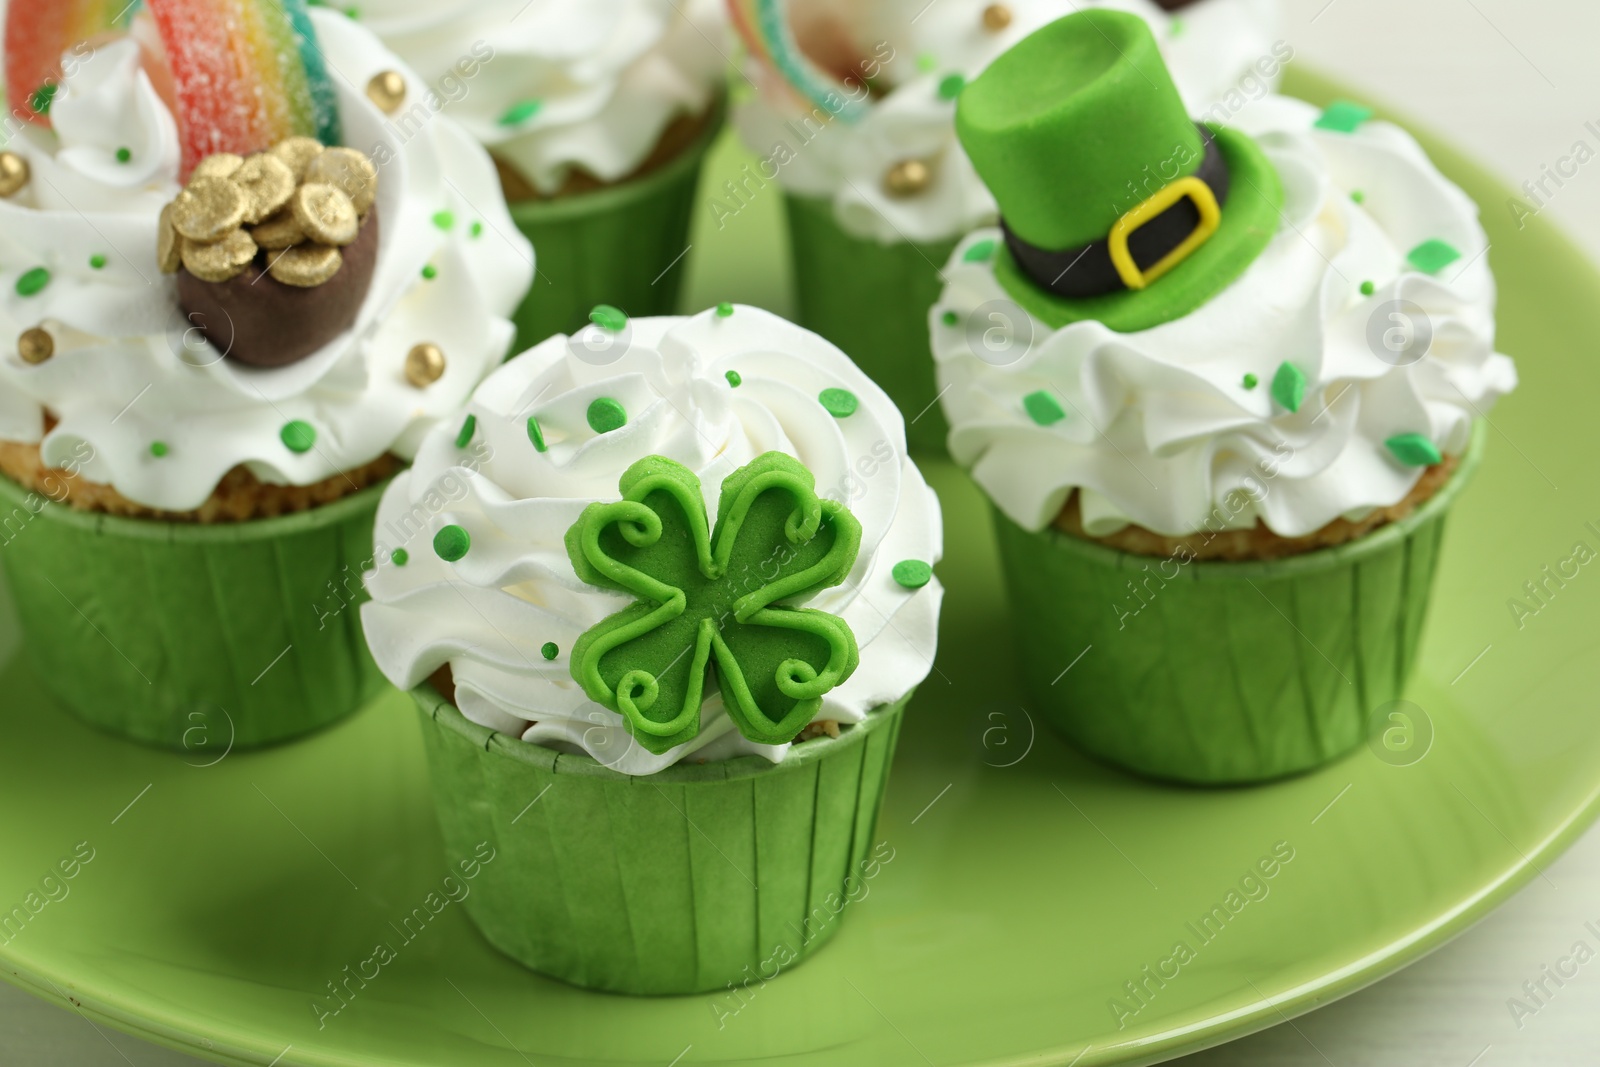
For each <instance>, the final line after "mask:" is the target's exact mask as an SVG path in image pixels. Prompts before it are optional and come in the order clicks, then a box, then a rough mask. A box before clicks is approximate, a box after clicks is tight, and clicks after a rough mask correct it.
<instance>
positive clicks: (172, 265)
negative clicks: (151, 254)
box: [156, 204, 183, 274]
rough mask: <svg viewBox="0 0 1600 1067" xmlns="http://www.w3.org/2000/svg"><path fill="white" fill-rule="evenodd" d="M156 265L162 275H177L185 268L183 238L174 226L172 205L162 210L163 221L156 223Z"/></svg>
mask: <svg viewBox="0 0 1600 1067" xmlns="http://www.w3.org/2000/svg"><path fill="white" fill-rule="evenodd" d="M156 264H157V265H158V266H159V267H160V268H161V273H162V274H176V273H178V268H179V267H181V266H183V238H182V237H179V236H178V231H177V229H176V228H174V227H173V225H172V205H171V204H168V205H167V206H166V207H164V208H162V209H161V220H160V221H159V222H157V223H156Z"/></svg>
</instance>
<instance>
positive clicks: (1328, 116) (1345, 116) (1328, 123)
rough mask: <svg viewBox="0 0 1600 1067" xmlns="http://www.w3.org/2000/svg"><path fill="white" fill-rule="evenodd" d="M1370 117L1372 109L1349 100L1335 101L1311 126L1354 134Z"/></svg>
mask: <svg viewBox="0 0 1600 1067" xmlns="http://www.w3.org/2000/svg"><path fill="white" fill-rule="evenodd" d="M1371 117H1372V109H1371V108H1370V107H1366V106H1364V105H1362V104H1356V103H1352V102H1351V101H1349V100H1335V101H1334V102H1333V103H1331V104H1329V105H1328V109H1327V110H1326V111H1324V112H1323V113H1322V116H1321V117H1320V118H1318V119H1317V121H1316V122H1315V123H1313V124H1312V125H1314V126H1316V127H1317V129H1319V130H1334V131H1336V132H1338V133H1354V132H1355V131H1356V129H1357V128H1358V127H1359V126H1360V125H1361V124H1362V123H1363V122H1366V121H1367V120H1368V119H1370V118H1371Z"/></svg>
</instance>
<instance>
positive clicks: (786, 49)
mask: <svg viewBox="0 0 1600 1067" xmlns="http://www.w3.org/2000/svg"><path fill="white" fill-rule="evenodd" d="M787 9H788V4H787V3H786V2H785V0H728V12H729V14H730V15H731V16H732V20H733V25H734V29H736V30H738V32H739V36H740V37H742V38H743V39H744V42H745V44H746V45H747V46H748V47H749V49H750V51H751V53H752V54H753V55H755V56H756V58H758V59H760V60H762V61H763V62H765V63H766V64H767V65H768V66H770V67H772V69H774V70H776V71H777V72H778V73H779V74H780V75H781V76H782V77H783V79H784V81H785V82H787V83H788V84H789V86H790V88H792V89H794V91H795V92H797V93H799V94H800V95H801V96H802V97H803V98H805V99H806V100H809V101H810V102H811V103H813V104H815V105H816V106H818V107H820V108H822V109H823V110H824V111H827V112H829V113H830V114H832V115H834V116H835V117H837V118H840V119H843V120H844V121H845V122H855V121H857V120H858V119H860V118H861V116H862V115H863V114H864V113H865V112H866V109H867V105H866V101H865V100H864V99H860V98H859V97H857V96H852V95H851V94H850V93H849V91H848V90H847V89H846V88H845V86H844V85H843V84H842V83H841V82H839V81H838V80H837V79H836V78H834V77H832V76H831V75H829V74H828V72H827V71H825V70H823V69H822V68H821V67H818V66H817V65H816V64H815V63H813V62H811V60H810V58H809V57H807V56H806V54H805V53H804V52H802V51H801V50H800V44H799V42H798V41H796V40H795V36H794V30H793V29H791V28H790V26H789V18H788V10H787Z"/></svg>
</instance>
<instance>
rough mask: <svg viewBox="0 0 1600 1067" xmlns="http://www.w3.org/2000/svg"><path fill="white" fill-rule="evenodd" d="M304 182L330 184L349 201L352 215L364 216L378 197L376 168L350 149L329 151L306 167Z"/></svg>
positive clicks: (365, 158)
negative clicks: (353, 206)
mask: <svg viewBox="0 0 1600 1067" xmlns="http://www.w3.org/2000/svg"><path fill="white" fill-rule="evenodd" d="M305 180H306V181H307V182H320V183H322V184H324V185H331V186H334V187H335V188H337V189H338V190H340V191H341V192H343V193H344V195H345V196H347V197H349V198H350V202H351V203H352V204H354V205H355V208H356V214H358V215H360V216H362V217H363V218H365V217H366V214H367V212H368V211H369V210H371V208H372V203H373V201H374V200H376V199H377V198H378V168H376V167H374V166H373V165H372V161H371V160H370V159H368V158H367V157H366V156H364V155H362V154H361V153H360V152H357V151H356V150H355V149H353V148H330V149H328V150H327V151H325V152H323V153H322V154H321V155H320V156H318V157H317V158H316V159H314V160H312V161H311V165H310V166H308V167H307V168H306V177H305Z"/></svg>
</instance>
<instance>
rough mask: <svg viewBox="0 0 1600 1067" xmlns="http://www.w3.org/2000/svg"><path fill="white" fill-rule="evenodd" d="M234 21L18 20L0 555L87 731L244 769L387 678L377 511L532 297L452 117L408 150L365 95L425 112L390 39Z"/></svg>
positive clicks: (1, 320) (521, 250)
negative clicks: (208, 748) (246, 750)
mask: <svg viewBox="0 0 1600 1067" xmlns="http://www.w3.org/2000/svg"><path fill="white" fill-rule="evenodd" d="M229 12H234V15H237V12H235V10H234V5H232V4H221V3H218V4H215V5H210V4H200V3H186V4H178V3H174V2H158V0H152V2H150V3H149V4H147V5H145V9H144V12H143V13H141V14H139V15H138V16H137V17H135V18H134V19H133V20H132V21H131V22H130V23H128V24H125V25H108V26H105V27H98V28H97V27H94V26H91V25H88V24H84V25H78V26H74V27H72V34H79V33H94V34H95V36H94V38H93V40H94V44H93V46H92V47H91V46H90V45H89V44H88V43H86V42H85V41H84V40H80V39H78V38H77V37H75V36H73V35H71V34H69V35H66V36H63V32H64V31H63V30H62V27H61V25H60V22H61V20H60V19H59V18H58V17H57V16H58V15H59V12H58V11H56V10H54V7H53V5H50V4H45V3H42V2H40V3H25V2H20V0H16V2H13V3H11V4H10V5H9V7H8V9H7V12H6V20H7V21H6V39H7V49H6V61H7V67H6V71H5V76H6V87H7V92H8V96H9V98H10V99H11V100H12V101H13V106H14V110H13V115H12V118H13V130H14V135H13V136H12V137H11V139H10V141H9V143H8V144H7V146H6V148H5V150H4V152H3V154H0V174H3V175H4V176H5V180H4V183H3V185H0V193H3V194H4V195H3V196H0V331H3V335H4V336H5V337H6V338H7V339H8V340H7V342H6V350H5V351H4V352H3V354H0V475H3V477H0V508H3V512H4V515H5V518H4V535H3V540H4V550H3V551H0V560H3V561H4V565H5V567H6V569H7V571H8V573H9V576H10V580H11V587H12V590H13V593H14V595H15V599H16V601H17V605H18V609H19V611H20V614H21V617H22V622H23V626H24V629H25V631H26V637H27V641H28V648H29V655H30V657H31V659H32V662H33V663H34V665H35V666H36V668H37V669H38V672H39V675H40V677H41V678H42V680H43V681H44V683H45V685H46V686H47V687H49V688H50V689H51V690H52V691H53V692H54V694H55V695H56V696H58V697H59V698H60V699H61V701H62V702H63V703H64V704H65V705H66V706H67V707H69V708H70V709H72V710H73V711H75V712H76V713H77V714H79V715H80V716H82V717H83V718H85V719H87V720H89V721H90V722H92V723H94V724H96V725H98V726H101V727H104V728H106V729H108V730H111V731H114V732H117V733H120V734H122V735H125V736H127V737H132V738H136V739H138V740H141V741H147V742H152V743H156V744H162V745H169V746H184V747H190V748H193V747H196V746H198V745H201V744H209V745H213V746H215V747H217V748H218V749H219V750H220V749H222V747H223V745H224V744H225V743H227V744H231V745H233V746H235V747H238V746H245V745H255V744H263V743H266V742H271V741H278V740H282V739H284V738H288V737H292V736H294V735H296V734H300V733H304V732H306V731H308V730H311V729H314V728H316V727H318V726H322V725H324V724H326V723H329V722H332V721H334V720H336V719H337V718H339V717H340V716H342V715H344V714H346V713H348V712H350V711H351V710H353V709H354V708H356V707H357V706H359V705H360V703H361V702H362V701H363V700H364V699H365V698H366V697H368V696H370V695H371V694H373V693H374V692H375V691H376V690H377V688H378V687H379V686H380V685H381V684H382V677H381V675H379V673H378V672H377V670H376V668H375V666H374V665H373V663H372V661H371V657H370V656H369V654H368V653H367V651H366V648H365V644H364V642H363V640H362V638H361V634H360V630H359V626H358V613H357V611H356V610H355V605H356V604H357V603H358V602H359V601H360V600H361V599H363V596H364V595H363V593H362V589H361V578H360V575H361V572H362V570H363V566H364V564H367V563H368V561H369V560H370V558H371V545H372V520H373V515H374V513H375V511H376V508H377V504H378V498H379V495H380V494H381V491H382V489H381V487H382V485H383V483H384V482H385V481H386V480H387V479H388V478H389V477H391V476H392V474H393V473H394V472H395V471H397V470H399V469H401V468H402V467H403V466H404V464H405V463H406V462H407V461H408V460H409V459H410V457H411V455H412V454H413V452H414V451H415V449H416V447H417V445H418V443H419V442H420V441H421V439H422V437H423V436H424V435H425V434H426V433H427V431H428V430H429V429H431V428H432V427H433V426H434V425H435V424H437V423H438V422H439V421H440V420H441V419H445V418H446V417H449V418H452V419H453V418H454V416H455V413H456V412H457V411H458V410H459V408H460V405H461V404H462V403H463V402H464V401H465V399H466V398H467V396H468V395H469V394H470V393H471V392H472V389H473V388H474V387H475V386H476V385H477V384H478V382H480V381H481V380H482V379H483V377H484V376H485V375H486V374H487V373H488V372H489V371H490V370H491V369H492V368H493V367H495V366H497V365H498V364H499V363H500V361H501V360H502V359H503V358H504V356H505V353H506V351H507V349H508V346H509V345H510V342H511V338H512V334H513V327H512V325H511V323H510V321H509V319H508V318H507V316H508V315H509V313H510V311H511V310H512V308H514V307H515V306H516V303H517V301H518V300H519V299H520V298H521V296H522V293H523V291H524V290H525V289H526V287H527V285H528V283H529V280H530V277H531V273H532V272H531V268H530V258H531V252H530V250H529V248H528V245H527V242H526V241H525V240H524V239H523V238H522V236H521V235H520V234H518V233H517V232H516V229H515V227H513V226H512V225H511V223H510V218H509V217H508V215H507V213H506V209H505V205H504V202H503V201H502V200H501V199H500V195H499V186H498V183H497V182H496V180H495V175H494V170H493V167H492V166H491V165H490V162H489V159H488V158H487V156H486V154H485V153H484V152H483V151H482V149H481V148H479V147H478V146H477V145H476V144H475V143H473V141H472V140H471V139H470V138H469V137H467V136H466V135H465V134H464V133H463V132H462V131H461V130H460V129H459V128H458V127H456V126H455V125H454V124H453V123H451V122H449V121H446V120H443V119H438V120H435V121H433V122H431V123H429V124H428V125H427V126H426V127H425V128H423V129H419V130H416V131H414V132H413V134H412V135H411V136H409V137H401V136H397V134H396V131H395V130H394V128H393V127H392V126H391V125H390V124H389V123H388V121H387V117H386V116H385V115H384V114H383V112H382V111H381V110H380V109H379V108H378V107H377V106H376V105H375V104H374V103H373V102H372V101H371V100H369V99H368V97H367V96H366V95H365V94H363V93H362V92H361V90H360V89H359V88H357V89H352V88H351V84H352V83H353V84H354V85H356V86H362V85H366V84H367V83H368V81H369V80H373V79H394V80H395V81H396V83H397V84H398V85H400V86H402V87H403V88H402V90H401V91H402V92H403V93H404V94H406V95H410V94H413V93H419V92H420V91H421V83H420V82H419V81H418V80H417V79H416V78H415V76H414V75H412V74H411V73H410V72H409V71H407V70H406V68H405V67H404V66H402V65H401V64H400V62H399V61H398V60H397V59H396V58H395V57H394V56H393V55H392V54H391V53H389V52H388V51H387V50H385V49H384V48H383V46H382V45H381V44H379V42H378V41H377V39H376V38H374V37H373V36H372V35H371V34H369V33H367V32H366V31H364V30H362V29H361V28H359V27H358V26H356V25H354V24H353V23H351V22H349V21H348V20H347V19H345V18H343V17H341V16H338V15H335V14H332V13H330V12H325V11H312V12H309V13H308V12H307V11H306V10H304V8H303V7H302V6H301V5H300V4H299V3H295V2H291V3H276V2H265V0H263V2H262V3H259V4H257V5H254V6H252V7H251V8H250V10H249V12H248V14H249V18H248V19H245V25H244V26H243V27H242V28H241V26H240V25H239V24H238V22H237V20H236V19H235V18H234V16H230V15H229V14H228V13H229ZM230 39H233V40H236V41H245V42H246V43H250V44H252V49H250V50H230V49H229V48H228V47H227V46H226V43H227V42H228V41H229V40H230ZM29 49H32V50H33V51H29ZM35 53H37V54H35ZM251 64H255V65H254V66H252V65H251ZM330 69H337V70H338V71H339V72H341V74H342V75H343V77H341V78H338V79H330V78H329V77H328V75H327V71H328V70H330Z"/></svg>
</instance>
